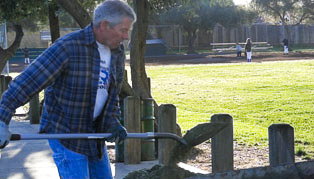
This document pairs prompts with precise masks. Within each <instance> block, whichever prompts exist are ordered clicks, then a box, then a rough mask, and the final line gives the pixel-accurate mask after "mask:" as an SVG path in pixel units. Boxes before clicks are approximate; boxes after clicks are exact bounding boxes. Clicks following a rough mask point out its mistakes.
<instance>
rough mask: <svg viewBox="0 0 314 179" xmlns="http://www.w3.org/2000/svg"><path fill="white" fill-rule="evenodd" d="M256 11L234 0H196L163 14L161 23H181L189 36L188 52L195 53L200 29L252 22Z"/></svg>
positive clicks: (206, 29)
mask: <svg viewBox="0 0 314 179" xmlns="http://www.w3.org/2000/svg"><path fill="white" fill-rule="evenodd" d="M255 17H257V15H256V13H254V12H253V11H249V10H246V9H243V8H240V7H238V6H235V5H234V4H233V1H232V0H221V1H219V0H195V1H193V2H192V1H190V3H182V4H180V5H177V6H175V7H173V8H171V9H170V10H168V11H165V12H163V13H162V14H161V16H160V18H161V23H165V24H179V25H181V26H182V28H183V29H184V32H185V33H186V34H187V38H188V53H189V54H191V53H195V48H194V45H193V44H194V42H195V40H196V38H197V36H196V35H197V32H198V31H199V30H204V31H212V30H213V28H214V26H215V25H216V24H217V23H219V24H221V25H223V26H225V27H233V26H237V25H240V24H244V23H249V22H252V20H254V19H255Z"/></svg>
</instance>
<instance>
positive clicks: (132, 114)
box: [124, 96, 141, 164]
mask: <svg viewBox="0 0 314 179" xmlns="http://www.w3.org/2000/svg"><path fill="white" fill-rule="evenodd" d="M124 127H125V128H126V129H127V131H128V132H132V133H133V132H135V133H140V132H141V126H140V99H139V98H138V97H134V96H129V97H126V98H125V99H124ZM140 162H141V140H140V139H127V140H125V142H124V163H125V164H138V163H140Z"/></svg>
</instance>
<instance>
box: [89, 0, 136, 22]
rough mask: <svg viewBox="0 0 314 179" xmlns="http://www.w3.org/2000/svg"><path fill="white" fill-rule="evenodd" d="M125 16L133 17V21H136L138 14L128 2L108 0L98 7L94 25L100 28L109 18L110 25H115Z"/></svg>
mask: <svg viewBox="0 0 314 179" xmlns="http://www.w3.org/2000/svg"><path fill="white" fill-rule="evenodd" d="M125 17H127V18H129V19H131V20H132V22H135V21H136V14H135V12H134V10H133V9H132V8H131V7H130V6H129V5H128V4H127V3H125V2H122V1H120V0H107V1H105V2H103V3H101V4H100V5H99V6H97V7H96V9H95V11H94V19H93V26H94V27H95V28H98V27H99V25H100V23H101V22H102V21H104V20H107V21H108V22H109V26H110V27H114V26H116V25H118V24H120V23H121V22H122V20H123V18H125Z"/></svg>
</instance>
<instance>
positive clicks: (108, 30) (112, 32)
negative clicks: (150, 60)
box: [97, 18, 132, 49]
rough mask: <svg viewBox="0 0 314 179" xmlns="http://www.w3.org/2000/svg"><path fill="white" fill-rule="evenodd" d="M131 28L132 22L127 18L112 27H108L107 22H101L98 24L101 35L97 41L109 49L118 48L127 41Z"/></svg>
mask: <svg viewBox="0 0 314 179" xmlns="http://www.w3.org/2000/svg"><path fill="white" fill-rule="evenodd" d="M131 27H132V21H131V20H130V19H129V18H123V20H122V22H121V23H120V24H118V25H116V26H114V27H110V26H109V22H108V21H103V22H102V23H101V24H100V32H101V33H100V35H99V38H98V39H97V40H98V41H99V42H100V43H102V44H104V45H107V46H108V47H109V48H110V49H115V48H117V47H118V46H120V45H121V43H122V42H123V41H124V40H128V39H129V31H130V29H131Z"/></svg>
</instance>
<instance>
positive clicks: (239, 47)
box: [236, 43, 242, 57]
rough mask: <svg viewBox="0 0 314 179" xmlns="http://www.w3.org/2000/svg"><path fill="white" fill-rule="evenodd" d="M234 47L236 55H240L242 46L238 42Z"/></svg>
mask: <svg viewBox="0 0 314 179" xmlns="http://www.w3.org/2000/svg"><path fill="white" fill-rule="evenodd" d="M236 49H237V57H241V53H242V47H241V45H240V44H239V43H237V45H236Z"/></svg>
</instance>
